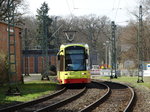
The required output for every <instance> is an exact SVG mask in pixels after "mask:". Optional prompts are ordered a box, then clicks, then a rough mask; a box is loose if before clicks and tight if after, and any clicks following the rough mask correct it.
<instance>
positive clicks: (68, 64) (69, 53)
mask: <svg viewBox="0 0 150 112" xmlns="http://www.w3.org/2000/svg"><path fill="white" fill-rule="evenodd" d="M65 54H66V56H65V70H66V71H84V70H86V59H85V48H83V47H79V46H73V47H68V48H66V50H65Z"/></svg>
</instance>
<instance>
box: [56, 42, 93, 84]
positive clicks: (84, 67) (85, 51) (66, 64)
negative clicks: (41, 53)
mask: <svg viewBox="0 0 150 112" xmlns="http://www.w3.org/2000/svg"><path fill="white" fill-rule="evenodd" d="M57 56H58V61H57V62H58V64H57V69H58V70H57V79H58V81H59V83H60V84H73V83H90V82H91V78H90V77H91V74H90V71H89V70H88V69H89V63H88V62H89V61H88V57H89V47H88V45H87V44H75V43H72V44H63V45H61V46H60V51H59V52H58V54H57Z"/></svg>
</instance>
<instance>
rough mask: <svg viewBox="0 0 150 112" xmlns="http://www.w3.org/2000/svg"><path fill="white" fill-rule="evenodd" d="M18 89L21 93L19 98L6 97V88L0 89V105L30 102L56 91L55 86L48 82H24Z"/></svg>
mask: <svg viewBox="0 0 150 112" xmlns="http://www.w3.org/2000/svg"><path fill="white" fill-rule="evenodd" d="M18 87H19V90H20V91H21V96H6V95H5V93H6V91H7V90H8V86H3V87H0V104H6V103H11V102H24V101H30V100H33V99H36V98H38V97H40V96H43V95H45V94H48V93H50V92H53V91H54V90H56V84H55V83H50V82H49V81H32V82H26V83H25V84H21V85H19V86H18Z"/></svg>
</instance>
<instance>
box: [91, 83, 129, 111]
mask: <svg viewBox="0 0 150 112" xmlns="http://www.w3.org/2000/svg"><path fill="white" fill-rule="evenodd" d="M106 84H107V85H108V86H109V87H110V88H111V91H112V92H111V95H110V97H109V98H108V99H107V100H106V101H105V102H104V103H102V104H101V105H100V106H99V107H97V108H96V109H94V110H93V111H92V112H123V110H124V109H125V107H126V106H127V104H128V102H129V100H130V98H131V92H130V90H129V89H128V88H125V87H123V86H121V85H118V84H114V83H110V82H106Z"/></svg>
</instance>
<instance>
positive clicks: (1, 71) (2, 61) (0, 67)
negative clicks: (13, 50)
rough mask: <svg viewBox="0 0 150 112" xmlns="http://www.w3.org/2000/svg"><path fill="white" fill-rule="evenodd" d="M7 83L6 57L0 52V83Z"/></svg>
mask: <svg viewBox="0 0 150 112" xmlns="http://www.w3.org/2000/svg"><path fill="white" fill-rule="evenodd" d="M7 81H8V63H7V56H6V54H4V53H3V52H0V82H1V83H5V82H7Z"/></svg>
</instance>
